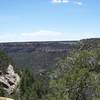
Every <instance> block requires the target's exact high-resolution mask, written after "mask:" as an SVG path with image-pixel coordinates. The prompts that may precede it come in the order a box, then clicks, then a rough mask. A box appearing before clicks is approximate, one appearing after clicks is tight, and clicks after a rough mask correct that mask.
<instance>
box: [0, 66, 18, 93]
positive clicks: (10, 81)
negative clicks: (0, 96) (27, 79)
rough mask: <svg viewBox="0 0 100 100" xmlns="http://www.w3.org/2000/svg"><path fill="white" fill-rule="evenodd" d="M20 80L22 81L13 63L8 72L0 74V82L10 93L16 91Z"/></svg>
mask: <svg viewBox="0 0 100 100" xmlns="http://www.w3.org/2000/svg"><path fill="white" fill-rule="evenodd" d="M1 72H2V71H1ZM19 82H20V76H19V75H18V74H17V73H15V71H14V69H13V66H12V65H9V66H8V68H7V70H6V73H2V74H1V75H0V83H1V84H2V86H3V89H4V90H5V91H6V92H7V93H8V94H11V93H13V92H14V90H15V89H16V88H17V86H18V84H19Z"/></svg>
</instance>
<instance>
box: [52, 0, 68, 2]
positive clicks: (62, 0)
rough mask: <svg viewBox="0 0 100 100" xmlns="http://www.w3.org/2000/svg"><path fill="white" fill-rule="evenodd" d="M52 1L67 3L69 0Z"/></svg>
mask: <svg viewBox="0 0 100 100" xmlns="http://www.w3.org/2000/svg"><path fill="white" fill-rule="evenodd" d="M52 2H53V3H69V0H52Z"/></svg>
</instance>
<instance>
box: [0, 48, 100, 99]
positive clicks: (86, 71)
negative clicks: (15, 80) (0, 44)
mask: <svg viewBox="0 0 100 100" xmlns="http://www.w3.org/2000/svg"><path fill="white" fill-rule="evenodd" d="M4 58H5V57H4ZM19 74H20V77H21V82H20V84H19V86H18V89H17V90H16V91H15V92H14V93H13V94H11V95H10V96H9V97H11V98H14V99H15V100H99V99H100V48H95V49H93V50H91V49H90V50H84V49H82V50H80V51H77V52H75V51H74V52H71V53H70V54H69V55H68V56H67V57H65V58H64V59H61V60H59V62H58V63H57V64H56V67H55V68H54V69H51V70H49V71H47V72H44V73H43V72H42V73H39V74H34V73H33V72H32V71H31V70H29V69H24V70H21V71H19ZM4 94H5V93H4V91H3V90H2V86H0V95H4Z"/></svg>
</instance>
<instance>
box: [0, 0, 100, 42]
mask: <svg viewBox="0 0 100 100" xmlns="http://www.w3.org/2000/svg"><path fill="white" fill-rule="evenodd" d="M95 37H98V38H100V0H0V42H14V41H15V42H16V41H56V40H57V41H59V40H79V39H83V38H95Z"/></svg>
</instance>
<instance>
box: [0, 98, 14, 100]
mask: <svg viewBox="0 0 100 100" xmlns="http://www.w3.org/2000/svg"><path fill="white" fill-rule="evenodd" d="M0 100H14V99H10V98H6V97H0Z"/></svg>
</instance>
